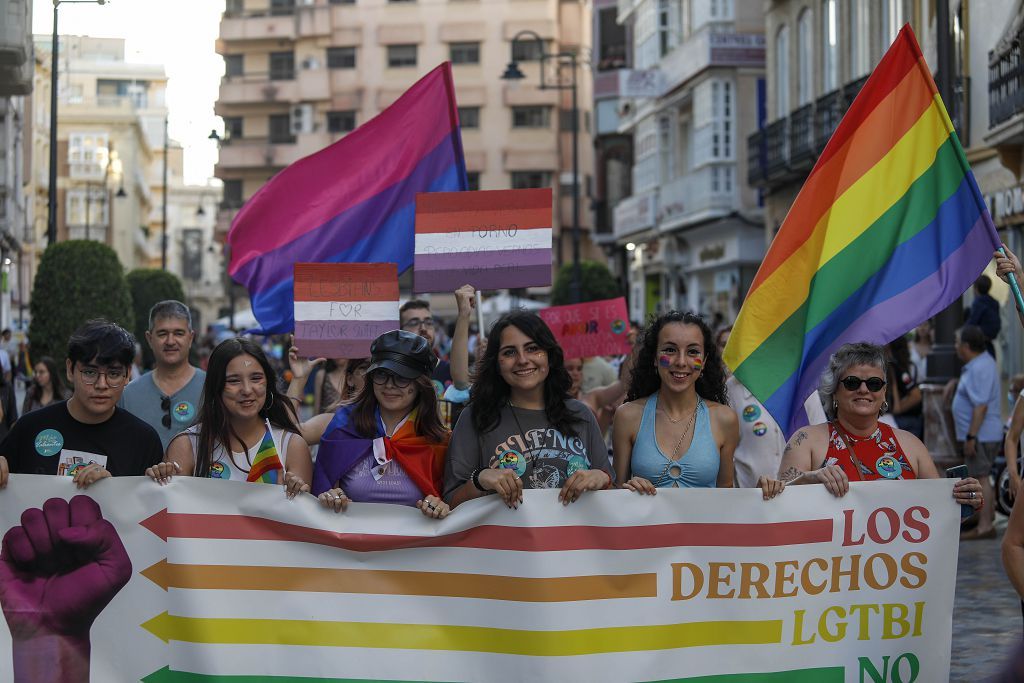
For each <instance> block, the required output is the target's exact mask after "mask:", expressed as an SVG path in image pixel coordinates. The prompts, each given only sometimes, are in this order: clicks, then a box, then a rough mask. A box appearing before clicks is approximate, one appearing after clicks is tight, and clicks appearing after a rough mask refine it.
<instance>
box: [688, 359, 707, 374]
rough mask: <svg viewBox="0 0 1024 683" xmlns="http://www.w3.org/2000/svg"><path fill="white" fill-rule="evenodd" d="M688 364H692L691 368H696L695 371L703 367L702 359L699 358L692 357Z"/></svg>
mask: <svg viewBox="0 0 1024 683" xmlns="http://www.w3.org/2000/svg"><path fill="white" fill-rule="evenodd" d="M690 365H692V366H693V369H694V370H696V371H697V372H700V371H701V370H703V369H704V361H703V360H702V359H700V358H694V359H693V360H692V361H691V362H690Z"/></svg>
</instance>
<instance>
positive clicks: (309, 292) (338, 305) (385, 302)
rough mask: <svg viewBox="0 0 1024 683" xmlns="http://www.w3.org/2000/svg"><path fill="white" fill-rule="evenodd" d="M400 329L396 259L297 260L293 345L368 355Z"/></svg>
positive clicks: (328, 353)
mask: <svg viewBox="0 0 1024 683" xmlns="http://www.w3.org/2000/svg"><path fill="white" fill-rule="evenodd" d="M397 329H398V266H397V265H395V264H394V263H296V264H295V345H296V346H297V347H298V349H299V354H300V355H303V356H310V357H319V356H323V357H326V358H365V357H366V356H368V355H370V342H372V341H373V340H374V339H376V338H377V337H379V336H380V335H382V334H384V333H385V332H388V331H390V330H397Z"/></svg>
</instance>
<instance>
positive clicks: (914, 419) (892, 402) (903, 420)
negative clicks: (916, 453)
mask: <svg viewBox="0 0 1024 683" xmlns="http://www.w3.org/2000/svg"><path fill="white" fill-rule="evenodd" d="M886 350H887V351H888V353H889V376H888V377H887V379H886V382H887V384H886V389H887V397H886V400H887V401H888V402H889V407H890V409H891V410H892V415H893V417H894V418H896V426H897V427H899V428H900V429H905V430H907V431H908V432H910V433H911V434H913V435H914V436H916V437H917V438H919V439H923V438H924V419H923V417H922V415H921V399H922V396H921V387H920V386H918V383H919V382H920V378H919V377H918V374H917V366H916V365H914V363H913V362H912V361H911V360H910V344H909V343H908V342H907V338H906V337H904V336H899V337H896V338H895V339H893V340H892V341H891V342H889V345H888V346H887V347H886Z"/></svg>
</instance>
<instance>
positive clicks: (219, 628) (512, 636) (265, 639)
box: [142, 612, 782, 657]
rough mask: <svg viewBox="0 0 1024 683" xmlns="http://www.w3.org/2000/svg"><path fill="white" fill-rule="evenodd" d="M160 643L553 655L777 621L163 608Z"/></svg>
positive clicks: (674, 640)
mask: <svg viewBox="0 0 1024 683" xmlns="http://www.w3.org/2000/svg"><path fill="white" fill-rule="evenodd" d="M142 627H143V628H145V629H146V630H148V631H149V632H151V633H152V634H153V635H155V636H157V637H158V638H160V639H161V640H163V641H164V642H168V641H171V640H178V641H182V642H186V643H204V644H229V645H309V646H315V647H363V648H377V649H400V650H455V651H462V652H491V653H496V654H508V655H526V656H530V657H559V656H566V657H567V656H573V655H594V654H603V653H607V652H640V651H646V650H672V649H676V648H683V647H703V646H707V645H762V644H777V643H781V642H782V620H765V621H697V622H692V623H687V624H666V625H663V626H616V627H609V628H588V629H579V630H573V631H520V630H514V629H506V628H488V627H479V626H448V625H434V624H381V623H366V622H348V621H300V620H279V619H208V618H198V617H179V616H173V615H170V614H168V613H167V612H164V613H163V614H160V615H159V616H156V617H154V618H153V619H151V620H149V621H147V622H146V623H144V624H142Z"/></svg>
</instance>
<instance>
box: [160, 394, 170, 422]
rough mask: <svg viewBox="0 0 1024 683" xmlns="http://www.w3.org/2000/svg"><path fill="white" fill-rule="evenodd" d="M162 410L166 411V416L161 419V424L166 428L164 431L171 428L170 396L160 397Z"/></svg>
mask: <svg viewBox="0 0 1024 683" xmlns="http://www.w3.org/2000/svg"><path fill="white" fill-rule="evenodd" d="M160 410H162V411H164V416H163V417H161V418H160V424H162V425H163V426H164V429H170V428H171V399H170V397H168V396H161V397H160Z"/></svg>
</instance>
